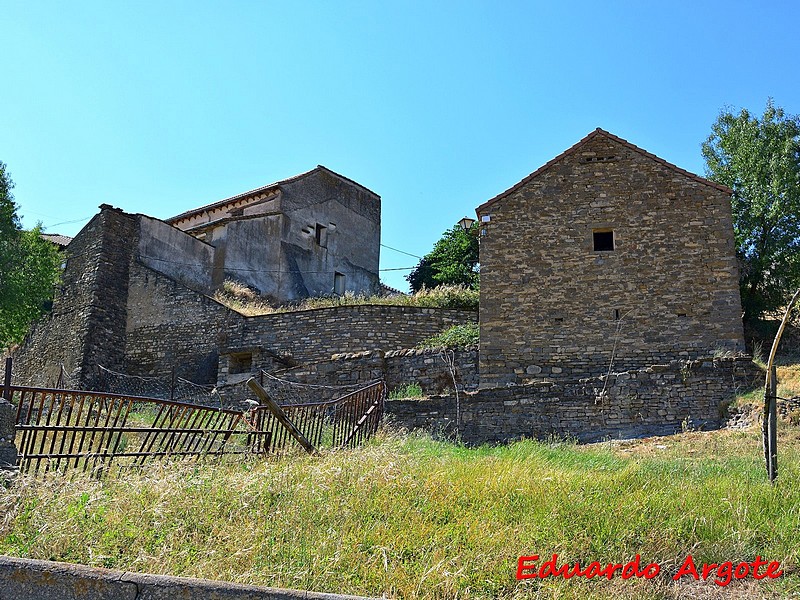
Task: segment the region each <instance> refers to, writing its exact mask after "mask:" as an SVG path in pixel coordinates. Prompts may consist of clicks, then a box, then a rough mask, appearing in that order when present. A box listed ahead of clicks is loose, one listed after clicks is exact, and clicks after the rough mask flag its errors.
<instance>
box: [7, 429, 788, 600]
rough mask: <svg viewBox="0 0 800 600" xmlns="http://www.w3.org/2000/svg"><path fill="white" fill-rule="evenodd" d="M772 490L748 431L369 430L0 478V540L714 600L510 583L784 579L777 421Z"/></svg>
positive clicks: (83, 550) (140, 558)
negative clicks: (726, 572) (573, 573)
mask: <svg viewBox="0 0 800 600" xmlns="http://www.w3.org/2000/svg"><path fill="white" fill-rule="evenodd" d="M779 444H780V446H779V448H780V477H779V479H778V485H777V486H775V487H771V486H770V485H769V484H768V483H766V482H765V475H764V472H763V466H762V464H761V463H762V458H761V456H762V455H761V450H760V437H759V433H758V432H757V431H719V432H712V433H687V434H683V435H678V436H673V437H669V438H652V439H647V440H640V441H637V442H629V443H605V444H599V445H593V446H575V445H572V444H563V443H554V444H543V443H536V442H532V441H523V442H518V443H515V444H512V445H509V446H501V447H488V446H487V447H481V448H475V449H470V448H465V447H462V446H458V445H453V444H448V443H442V442H435V441H432V440H430V439H429V438H426V437H420V436H402V435H388V436H383V437H382V438H381V439H379V440H376V441H375V442H374V443H372V444H370V445H369V446H367V447H364V448H360V449H357V450H353V451H346V452H339V453H333V454H326V455H323V456H317V457H307V456H297V457H294V458H292V459H288V460H284V461H281V462H274V461H270V462H246V463H208V464H192V463H172V464H169V463H168V464H165V465H162V466H155V467H153V468H152V469H151V470H149V471H147V472H144V473H141V474H131V475H129V476H127V477H125V478H114V479H109V480H105V481H102V482H97V481H93V480H90V479H87V478H85V477H81V476H76V477H74V478H70V479H67V478H63V477H50V478H48V479H43V480H33V479H28V478H21V479H20V481H19V483H18V485H17V486H16V487H14V488H12V489H7V490H4V491H0V515H2V517H0V553H4V554H10V555H15V556H27V557H33V558H43V559H54V560H63V561H72V562H78V563H83V564H88V565H98V566H108V567H115V568H120V569H126V570H136V571H144V572H153V573H171V574H175V575H184V576H198V577H207V578H211V579H222V580H229V581H238V582H245V583H254V584H263V585H271V586H286V587H294V588H302V589H312V590H319V591H329V592H344V593H354V594H364V595H378V596H380V595H382V594H386V595H388V596H390V597H397V598H431V599H433V598H465V599H469V598H562V597H564V598H586V597H595V598H603V597H609V596H612V595H613V596H618V597H620V598H678V597H703V598H705V597H708V598H711V597H717V596H715V595H714V594H717V592H718V586H716V585H714V584H713V583H711V582H705V583H702V582H701V583H699V584H692V585H686V583H685V582H682V583H681V584H680V585H678V586H676V585H674V584H673V583H672V582H671V581H670V579H669V577H659V578H658V579H657V580H655V581H638V580H631V581H622V580H620V579H618V578H615V579H614V580H612V581H605V580H604V581H598V580H596V579H595V580H590V581H587V580H584V579H580V580H579V579H577V578H575V579H571V580H569V581H564V580H560V579H558V580H557V579H545V580H527V581H524V582H517V581H516V579H515V577H514V575H515V569H516V560H517V557H518V556H520V555H527V554H542V555H549V554H552V553H558V554H559V556H560V558H561V559H562V560H563V561H565V562H573V561H581V562H588V561H591V560H598V561H600V562H620V561H625V560H628V559H630V558H631V557H633V556H634V555H635V554H637V553H638V554H641V555H642V559H643V560H644V561H645V562H650V561H655V562H658V563H659V564H660V565H661V567H662V570H663V572H665V573H669V572H674V570H675V569H676V567H677V565H678V564H679V562H680V561H682V560H683V558H684V557H685V556H686V554H688V553H691V554H692V555H693V556H694V557H695V559H696V560H697V561H698V562H703V561H713V562H721V561H725V560H733V561H738V560H753V559H754V557H755V556H756V555H761V556H762V557H765V558H768V559H770V560H780V561H781V562H782V563H783V564H784V566H785V567H786V573H787V574H786V575H785V576H784V578H782V579H781V580H778V581H777V582H769V583H768V582H766V581H759V582H753V581H752V580H748V581H746V582H744V583H741V584H740V583H738V582H737V583H736V584H735V585H734V584H731V586H729V587H728V588H725V590H726V592H728V593H729V594H730V595H728V596H726V597H737V595H738V597H768V596H770V595H772V594H779V595H785V594H789V593H790V592H792V591H794V592H798V591H800V581H799V580H800V576H799V575H798V572H797V565H798V559H799V558H800V549H798V546H797V540H798V537H799V536H800V530H799V528H800V468H799V467H798V465H800V432H798V430H797V429H790V428H787V427H782V428H781V431H780V441H779Z"/></svg>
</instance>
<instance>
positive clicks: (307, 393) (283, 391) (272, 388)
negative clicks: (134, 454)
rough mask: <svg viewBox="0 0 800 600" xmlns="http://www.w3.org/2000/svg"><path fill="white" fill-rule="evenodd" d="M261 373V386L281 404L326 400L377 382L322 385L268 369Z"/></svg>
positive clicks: (289, 404)
mask: <svg viewBox="0 0 800 600" xmlns="http://www.w3.org/2000/svg"><path fill="white" fill-rule="evenodd" d="M261 375H262V377H261V379H262V382H261V387H263V388H264V391H266V392H267V394H268V395H269V397H270V398H272V399H273V400H274V401H275V402H276V403H277V404H279V405H281V406H291V405H293V404H309V403H312V402H326V401H328V400H333V399H335V398H340V397H342V396H345V395H347V394H349V393H351V392H354V391H356V390H360V389H362V388H364V387H366V386H369V385H372V384H374V383H377V380H374V381H369V382H366V383H345V384H341V385H320V384H313V383H301V382H299V381H291V380H288V379H282V378H280V377H276V376H275V375H272V374H271V373H267V372H266V371H262V372H261Z"/></svg>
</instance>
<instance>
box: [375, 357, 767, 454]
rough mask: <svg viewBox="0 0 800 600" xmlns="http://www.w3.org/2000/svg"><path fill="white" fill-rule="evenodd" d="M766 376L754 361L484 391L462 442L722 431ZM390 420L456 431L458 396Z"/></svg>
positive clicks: (414, 405) (468, 412) (398, 407)
mask: <svg viewBox="0 0 800 600" xmlns="http://www.w3.org/2000/svg"><path fill="white" fill-rule="evenodd" d="M759 377H760V371H759V370H758V368H757V367H756V366H755V365H753V363H752V362H751V361H750V360H749V359H748V358H724V359H706V360H697V361H690V362H688V363H681V362H678V361H675V362H673V363H670V364H667V365H654V366H652V367H649V368H646V369H640V370H632V371H627V372H621V373H612V374H610V375H609V376H600V377H593V378H584V379H572V380H569V379H568V378H565V377H561V378H558V379H553V380H542V381H538V382H535V383H532V384H529V385H522V386H508V387H502V388H491V389H481V390H478V391H477V392H471V393H466V394H460V398H459V400H460V405H461V427H460V437H461V439H462V440H463V441H464V442H466V443H469V444H482V443H496V442H507V441H510V440H514V439H518V438H522V437H526V438H538V439H544V438H547V437H549V436H557V437H572V438H576V439H578V440H579V441H582V442H591V441H599V440H602V439H606V438H628V437H639V436H645V435H666V434H671V433H675V432H676V431H681V429H682V428H684V427H688V428H692V429H696V428H704V429H708V428H715V427H719V426H720V425H721V424H722V420H723V413H724V405H725V403H726V402H728V401H730V400H732V399H733V398H734V396H735V393H736V390H737V389H741V388H750V387H752V385H753V384H754V382H756V381H757V380H758V378H759ZM386 415H387V420H388V421H389V422H391V423H393V424H394V425H395V426H400V427H405V428H408V429H423V430H426V431H429V432H431V433H434V434H439V435H444V436H452V435H454V434H455V433H456V426H455V424H456V399H455V397H454V396H453V395H448V396H438V397H432V398H427V399H421V400H412V399H407V400H390V401H388V402H387V404H386Z"/></svg>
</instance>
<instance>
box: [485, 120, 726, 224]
mask: <svg viewBox="0 0 800 600" xmlns="http://www.w3.org/2000/svg"><path fill="white" fill-rule="evenodd" d="M600 135H602V136H605V137H607V138H609V139H612V140H614V141H615V142H618V143H620V144H622V145H624V146H626V147H627V148H630V149H631V150H633V151H634V152H637V153H639V154H641V155H643V156H646V157H648V158H650V159H653V160H655V161H656V162H658V163H660V164H662V165H664V166H666V167H668V168H669V169H671V170H673V171H676V172H677V173H680V174H681V175H684V176H686V177H689V178H690V179H694V180H695V181H697V182H699V183H703V184H705V185H708V186H711V187H713V188H716V189H718V190H720V191H722V192H725V193H727V194H732V193H733V190H731V189H730V188H729V187H726V186H724V185H722V184H720V183H716V182H714V181H710V180H708V179H705V178H704V177H700V176H699V175H696V174H695V173H692V172H691V171H687V170H686V169H682V168H681V167H679V166H677V165H675V164H673V163H671V162H669V161H667V160H664V159H663V158H661V157H659V156H656V155H655V154H653V153H652V152H648V151H647V150H645V149H643V148H640V147H639V146H637V145H636V144H633V143H631V142H629V141H628V140H626V139H624V138H621V137H619V136H617V135H614V134H613V133H610V132H608V131H606V130H605V129H602V128H601V127H597V128H595V129H594V131H592V132H590V133H589V134H588V135H586V136H584V137H583V138H582V139H580V140H579V141H578V142H576V143H575V144H573V145H572V146H570V147H569V148H567V149H566V150H564V151H563V152H562V153H561V154H559V155H558V156H556V157H555V158H552V159H550V160H548V161H547V162H546V163H545V164H543V165H542V166H541V167H539V168H538V169H536V170H535V171H534V172H533V173H531V174H530V175H528V176H527V177H524V178H523V179H522V180H521V181H519V182H518V183H516V184H514V185H513V186H511V187H510V188H508V189H507V190H506V191H504V192H501V193H500V194H498V195H497V196H495V197H493V198H491V199H489V200H487V201H486V202H484V203H483V204H481V205H480V206H478V207H477V208H476V209H475V212H476V213H477V214H480V213H481V212H483V211H485V210H486V209H487V208H489V207H490V206H491V205H493V204H495V203H496V202H498V201H499V200H502V199H503V198H505V197H506V196H509V195H511V194H512V193H514V192H515V191H517V190H518V189H519V188H520V187H522V186H523V185H525V184H527V183H528V182H529V181H531V180H532V179H534V178H536V177H537V176H539V175H540V174H541V173H542V172H544V171H546V170H547V169H549V168H550V167H551V166H553V164H554V163H556V162H558V161H560V160H561V159H563V158H565V157H567V156H569V155H571V154H573V153H575V152H576V151H577V150H578V148H580V147H581V146H583V145H585V144H586V143H587V142H589V141H590V140H592V139H594V138H596V137H597V136H600Z"/></svg>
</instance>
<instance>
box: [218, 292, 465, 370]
mask: <svg viewBox="0 0 800 600" xmlns="http://www.w3.org/2000/svg"><path fill="white" fill-rule="evenodd" d="M476 321H477V313H476V312H474V311H469V310H452V309H442V308H421V307H414V306H387V305H358V306H335V307H330V308H316V309H311V310H302V311H296V312H288V313H275V314H270V315H262V316H257V317H247V318H245V319H243V320H241V321H238V322H235V323H232V324H231V325H229V326H228V328H227V330H226V331H225V339H226V340H227V342H226V345H227V348H225V349H224V350H223V352H226V353H229V354H232V353H237V352H242V351H248V352H252V355H253V356H252V371H253V372H255V371H257V370H258V369H264V370H265V371H276V370H282V369H284V368H286V367H287V366H293V365H310V364H312V363H319V362H323V361H328V360H330V359H331V357H332V356H333V355H335V354H341V353H343V352H347V353H350V354H352V353H360V352H370V351H374V350H381V351H383V352H391V351H395V350H403V349H404V348H413V347H414V346H416V345H417V344H419V343H420V342H421V341H422V340H424V339H426V338H428V337H430V336H432V335H435V334H437V333H441V332H442V331H444V330H445V329H447V328H449V327H452V326H453V325H462V324H464V323H474V322H476ZM262 350H268V351H269V352H264V351H262ZM276 357H280V358H281V359H283V361H285V362H283V363H282V362H281V360H279V359H277V358H276ZM287 363H288V364H287ZM229 374H230V371H229V364H228V363H227V362H226V361H224V360H223V361H220V369H219V381H218V383H219V385H225V384H227V383H229V381H228V376H229Z"/></svg>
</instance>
